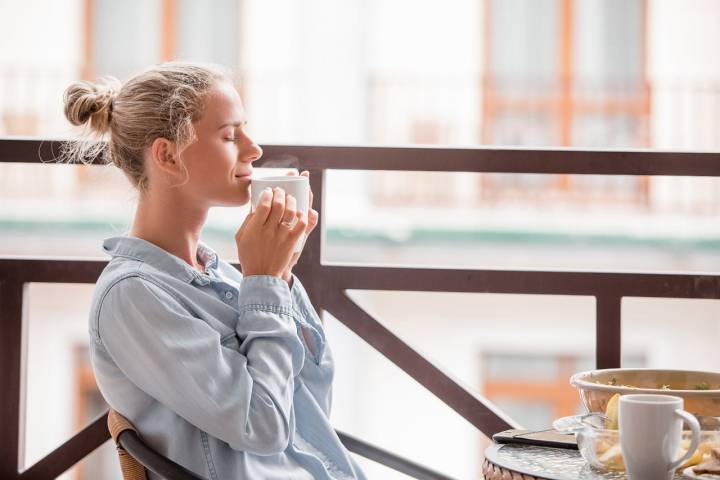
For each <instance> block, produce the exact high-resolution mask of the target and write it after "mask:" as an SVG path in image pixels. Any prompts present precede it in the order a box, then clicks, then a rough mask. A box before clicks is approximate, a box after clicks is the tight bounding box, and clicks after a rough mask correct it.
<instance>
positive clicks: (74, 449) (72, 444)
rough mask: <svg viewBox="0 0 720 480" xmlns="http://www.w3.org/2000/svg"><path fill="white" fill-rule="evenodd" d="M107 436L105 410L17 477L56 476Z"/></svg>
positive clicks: (38, 478) (39, 478) (43, 479)
mask: <svg viewBox="0 0 720 480" xmlns="http://www.w3.org/2000/svg"><path fill="white" fill-rule="evenodd" d="M109 438H110V432H108V428H107V412H105V413H103V414H102V415H100V416H99V417H98V418H96V419H95V420H93V422H92V423H90V425H88V426H87V427H85V428H83V429H82V430H81V431H79V432H78V433H76V434H75V435H74V436H73V437H72V438H70V439H69V440H68V441H66V442H65V443H63V444H62V445H60V446H59V447H58V448H56V449H55V450H53V451H52V452H50V453H49V454H47V455H46V456H45V457H44V458H43V459H42V460H39V461H38V462H36V463H35V464H34V465H33V466H32V467H30V468H28V469H27V470H25V471H24V472H22V473H21V474H20V475H19V476H18V478H20V479H21V480H46V479H48V478H57V477H58V476H60V475H61V474H62V473H63V472H65V471H66V470H67V469H69V468H70V467H72V466H73V465H75V464H76V463H77V462H79V461H80V460H82V459H83V458H85V457H86V456H87V455H89V454H90V453H91V452H92V451H93V450H95V449H96V448H98V447H99V446H100V445H102V444H103V443H105V442H106V441H107V440H108V439H109Z"/></svg>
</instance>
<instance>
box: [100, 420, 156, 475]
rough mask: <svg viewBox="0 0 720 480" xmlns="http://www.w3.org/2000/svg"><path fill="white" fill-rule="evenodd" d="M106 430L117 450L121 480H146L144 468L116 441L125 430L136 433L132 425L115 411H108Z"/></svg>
mask: <svg viewBox="0 0 720 480" xmlns="http://www.w3.org/2000/svg"><path fill="white" fill-rule="evenodd" d="M108 430H110V435H112V438H113V441H114V442H115V448H117V452H118V458H119V459H120V470H122V476H123V480H147V475H146V472H145V467H143V466H142V465H141V464H140V462H138V461H137V460H135V458H133V457H132V456H131V455H130V454H129V453H127V452H126V451H125V449H124V448H123V447H122V445H120V442H119V440H118V438H119V437H120V434H121V433H122V432H124V431H125V430H131V431H133V432H135V433H137V430H135V427H133V425H132V423H130V422H129V421H128V419H127V418H125V417H123V416H122V415H120V414H119V413H117V412H116V411H115V410H113V409H110V411H109V412H108Z"/></svg>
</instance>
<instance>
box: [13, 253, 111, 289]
mask: <svg viewBox="0 0 720 480" xmlns="http://www.w3.org/2000/svg"><path fill="white" fill-rule="evenodd" d="M107 263H108V262H107V260H87V259H78V258H57V257H53V258H40V257H32V258H29V257H16V256H13V257H6V256H0V278H6V277H8V278H13V279H15V280H16V281H19V282H21V283H30V282H47V283H95V282H96V281H97V279H98V277H99V276H100V273H101V272H102V270H103V268H105V266H106V265H107Z"/></svg>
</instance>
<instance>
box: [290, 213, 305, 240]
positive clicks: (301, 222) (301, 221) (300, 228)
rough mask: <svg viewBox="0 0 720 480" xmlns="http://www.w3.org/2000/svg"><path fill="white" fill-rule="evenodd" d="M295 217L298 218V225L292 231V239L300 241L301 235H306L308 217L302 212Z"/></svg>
mask: <svg viewBox="0 0 720 480" xmlns="http://www.w3.org/2000/svg"><path fill="white" fill-rule="evenodd" d="M295 217H296V218H297V223H296V224H295V226H294V227H293V228H292V229H291V230H290V237H291V238H293V239H298V238H299V237H300V235H302V234H303V233H305V230H306V229H307V226H308V221H307V216H306V215H303V213H302V211H301V210H298V211H297V212H296V213H295Z"/></svg>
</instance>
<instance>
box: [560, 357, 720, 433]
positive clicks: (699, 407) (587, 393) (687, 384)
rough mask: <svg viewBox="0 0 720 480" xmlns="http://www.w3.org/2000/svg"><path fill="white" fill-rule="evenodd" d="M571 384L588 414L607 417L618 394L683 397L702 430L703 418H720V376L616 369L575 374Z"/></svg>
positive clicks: (655, 370)
mask: <svg viewBox="0 0 720 480" xmlns="http://www.w3.org/2000/svg"><path fill="white" fill-rule="evenodd" d="M570 384H571V385H572V386H574V387H576V388H577V389H578V392H579V393H580V399H581V401H582V403H583V406H584V407H585V409H586V410H587V411H588V412H603V413H604V412H605V411H606V410H607V409H608V404H609V402H610V400H611V399H612V398H613V396H614V395H615V394H620V395H625V394H630V393H650V394H652V393H662V394H665V395H675V396H677V397H681V398H682V399H683V401H684V409H685V410H687V411H688V412H691V413H693V414H694V415H695V416H698V417H700V418H698V420H700V422H701V426H703V425H702V423H703V422H702V421H703V418H702V417H720V373H715V372H702V371H693V370H660V369H649V368H613V369H605V370H591V371H587V372H581V373H576V374H575V375H573V376H572V377H571V378H570ZM703 428H704V427H703Z"/></svg>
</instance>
